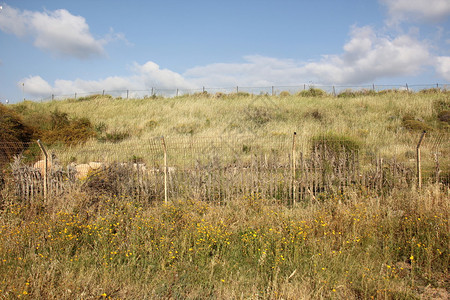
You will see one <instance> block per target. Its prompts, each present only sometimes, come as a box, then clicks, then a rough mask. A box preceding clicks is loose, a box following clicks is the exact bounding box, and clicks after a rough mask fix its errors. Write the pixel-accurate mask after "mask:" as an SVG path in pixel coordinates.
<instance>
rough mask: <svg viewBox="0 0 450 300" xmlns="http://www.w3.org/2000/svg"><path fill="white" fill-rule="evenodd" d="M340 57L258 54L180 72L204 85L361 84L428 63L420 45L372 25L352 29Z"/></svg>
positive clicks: (412, 70) (424, 48) (425, 50)
mask: <svg viewBox="0 0 450 300" xmlns="http://www.w3.org/2000/svg"><path fill="white" fill-rule="evenodd" d="M350 36H351V38H350V41H349V42H347V43H346V44H345V45H344V47H343V50H344V51H343V53H342V54H340V55H324V56H323V58H322V60H320V61H317V62H309V63H302V62H296V61H294V60H289V59H286V60H282V59H276V58H269V57H262V56H258V55H255V56H246V57H245V60H246V62H244V63H241V64H236V63H234V64H211V65H207V66H200V67H195V68H192V69H190V70H188V71H186V72H185V73H184V76H186V78H189V79H190V80H191V81H193V82H195V83H198V84H200V83H202V82H206V83H205V84H209V85H213V84H216V85H219V86H227V85H228V86H230V85H237V84H239V85H251V86H255V85H256V86H258V85H272V84H273V85H278V84H299V83H301V82H308V81H314V82H320V83H323V84H361V83H367V82H373V81H375V80H376V79H379V78H384V77H393V76H408V75H414V74H416V73H417V72H419V71H420V70H421V69H422V67H424V66H426V65H428V64H429V60H430V54H429V51H428V47H427V45H426V44H425V43H423V42H421V41H419V40H417V39H414V38H413V37H410V36H408V35H400V36H398V37H395V38H390V37H388V36H383V35H377V33H376V32H375V31H374V30H373V28H371V27H361V28H360V27H355V28H353V30H352V31H351V33H350Z"/></svg>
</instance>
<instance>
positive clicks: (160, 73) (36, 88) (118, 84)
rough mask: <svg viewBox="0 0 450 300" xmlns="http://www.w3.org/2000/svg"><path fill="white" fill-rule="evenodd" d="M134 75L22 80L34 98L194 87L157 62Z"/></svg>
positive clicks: (136, 68)
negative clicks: (49, 80)
mask: <svg viewBox="0 0 450 300" xmlns="http://www.w3.org/2000/svg"><path fill="white" fill-rule="evenodd" d="M131 69H132V71H133V74H131V75H130V76H127V77H121V76H110V77H107V78H104V79H99V80H83V79H75V80H63V79H57V80H55V81H54V83H53V86H52V85H50V84H49V83H48V82H47V81H45V80H44V79H42V78H41V77H40V76H31V77H28V78H24V79H22V80H21V81H20V83H19V85H20V87H21V84H22V82H23V83H25V86H24V87H25V89H24V90H25V93H27V94H28V95H31V96H35V97H48V96H50V95H51V94H54V95H70V94H74V93H78V94H82V93H93V92H97V93H99V92H102V91H103V90H106V91H110V92H111V91H125V90H149V89H151V88H152V87H157V88H162V89H164V88H181V89H189V88H194V85H193V84H192V83H190V82H188V81H187V80H186V79H185V78H183V76H181V75H180V74H178V73H176V72H173V71H170V70H168V69H160V67H159V66H158V65H157V64H155V63H154V62H151V61H149V62H147V63H145V64H143V65H139V64H134V66H133V67H132V68H131Z"/></svg>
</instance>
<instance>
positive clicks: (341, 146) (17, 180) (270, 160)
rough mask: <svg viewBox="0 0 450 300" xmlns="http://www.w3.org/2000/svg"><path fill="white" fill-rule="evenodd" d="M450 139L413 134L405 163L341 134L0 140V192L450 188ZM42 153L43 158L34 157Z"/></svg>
mask: <svg viewBox="0 0 450 300" xmlns="http://www.w3.org/2000/svg"><path fill="white" fill-rule="evenodd" d="M419 141H420V142H419ZM449 141H450V139H449V135H448V134H434V135H433V134H427V135H426V136H425V137H424V136H423V135H422V136H416V139H415V141H414V143H411V151H414V152H413V153H415V155H414V156H413V157H409V158H408V159H405V158H404V157H380V156H379V155H377V154H370V153H367V152H364V151H362V150H360V149H358V148H357V147H354V146H352V145H351V144H348V143H346V141H342V140H341V141H333V140H331V141H330V140H327V139H322V140H320V139H319V140H316V141H302V140H298V138H297V136H296V135H295V134H293V135H292V136H282V137H270V138H268V137H266V138H259V137H255V136H232V137H226V136H220V137H185V138H167V137H166V138H163V137H157V138H153V139H151V140H148V141H145V142H139V143H128V144H127V143H126V142H122V143H119V144H108V143H103V144H99V145H97V146H96V147H92V146H91V147H89V146H78V147H73V148H68V147H48V146H45V145H41V148H39V145H38V144H37V143H30V144H27V145H19V146H21V147H22V148H21V151H18V150H17V149H18V147H19V146H18V145H15V144H14V145H12V144H6V143H3V144H0V154H2V155H0V165H1V164H2V163H1V161H3V171H2V175H3V178H2V180H1V182H2V184H1V186H0V190H2V189H3V190H4V191H3V193H10V194H11V193H12V194H15V195H16V196H17V197H19V198H20V199H28V200H29V199H32V198H34V197H46V198H47V197H50V196H52V195H53V196H58V195H61V194H64V193H66V192H70V191H71V190H73V189H81V190H83V191H86V192H87V193H89V194H90V195H93V196H95V195H97V196H99V195H104V194H107V195H110V196H114V195H115V196H120V195H123V196H130V197H134V198H137V199H140V200H143V201H163V200H165V201H167V200H168V199H176V198H179V197H192V198H196V199H201V200H205V201H211V202H216V203H222V202H224V201H227V200H229V199H232V198H235V197H242V195H245V194H252V193H258V194H260V195H261V196H262V197H265V198H268V199H275V200H278V201H280V202H284V203H287V204H292V203H295V202H299V201H306V200H307V201H310V200H312V201H319V200H320V199H321V197H322V196H323V195H324V194H330V193H331V194H339V193H342V192H343V191H345V190H346V189H348V188H353V189H354V188H356V189H359V190H370V191H373V192H376V193H379V194H389V193H390V192H391V191H392V190H393V189H402V188H415V187H418V188H420V186H421V183H422V182H424V183H438V184H442V185H443V186H447V188H448V184H449V181H450V178H449V177H450V176H449V175H450V172H449V170H448V168H449V165H450V164H449V163H448V162H449V155H448V149H450V147H449V146H450V145H449ZM421 150H424V151H423V153H422V154H421ZM19 152H21V153H22V156H17V154H18V153H19ZM40 153H42V154H43V156H42V157H45V156H46V157H47V160H41V161H39V162H37V163H36V161H37V160H38V159H39V154H40ZM1 158H3V159H1ZM6 162H8V163H6ZM5 170H8V171H5Z"/></svg>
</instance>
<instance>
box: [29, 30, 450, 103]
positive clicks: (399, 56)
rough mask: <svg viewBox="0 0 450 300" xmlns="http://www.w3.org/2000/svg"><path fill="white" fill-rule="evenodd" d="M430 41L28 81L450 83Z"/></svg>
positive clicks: (75, 88) (446, 62)
mask: <svg viewBox="0 0 450 300" xmlns="http://www.w3.org/2000/svg"><path fill="white" fill-rule="evenodd" d="M431 48H432V47H431V46H430V45H428V44H427V43H426V42H424V41H421V40H418V39H417V38H415V37H413V36H411V35H408V34H403V35H398V36H394V37H391V36H388V35H384V34H380V33H378V32H376V31H375V30H374V29H373V28H372V27H369V26H365V27H353V28H352V30H351V31H350V34H349V40H348V42H347V43H345V44H344V46H343V50H342V53H340V54H330V55H324V56H322V59H320V60H318V61H313V62H302V61H297V60H293V59H280V58H273V57H266V56H261V55H248V56H245V57H243V62H240V63H214V64H208V65H204V66H196V67H193V68H190V69H188V70H186V71H185V72H184V73H182V74H180V73H177V72H174V71H172V70H169V69H164V68H161V67H160V66H159V65H158V64H156V63H155V62H152V61H148V62H145V63H144V64H138V63H134V64H133V65H132V66H131V67H130V68H129V70H130V72H131V74H130V75H128V76H112V77H107V78H104V79H99V80H91V81H87V80H82V79H76V80H56V81H54V82H53V84H52V85H51V84H49V83H48V82H46V81H45V80H44V79H42V78H41V77H39V76H34V77H29V78H26V79H24V82H25V92H27V94H30V95H36V96H41V95H46V96H48V95H49V94H51V93H53V94H55V95H67V94H73V93H90V92H99V91H102V90H106V91H115V90H150V89H151V88H152V87H155V88H159V89H175V88H179V89H196V88H200V87H202V86H206V87H209V88H213V87H232V86H236V85H238V86H247V87H267V86H271V85H292V86H295V85H297V86H298V85H303V84H304V83H307V82H311V81H312V82H316V83H320V84H328V85H331V84H336V85H357V84H367V83H373V82H375V81H377V80H379V79H383V78H389V77H396V76H414V75H415V74H417V73H419V72H420V71H422V70H423V69H425V68H429V67H430V66H431V67H434V68H435V70H436V73H437V74H438V75H439V76H442V78H445V79H446V80H450V57H447V56H441V57H437V58H436V57H435V56H433V55H432V54H431V53H430V51H429V50H430V49H431Z"/></svg>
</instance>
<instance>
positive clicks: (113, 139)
mask: <svg viewBox="0 0 450 300" xmlns="http://www.w3.org/2000/svg"><path fill="white" fill-rule="evenodd" d="M129 137H130V134H129V133H128V132H125V131H119V130H116V131H113V132H107V133H106V134H104V135H101V136H99V137H97V139H98V141H99V142H104V143H106V142H109V143H119V142H121V141H123V140H125V139H127V138H129Z"/></svg>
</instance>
